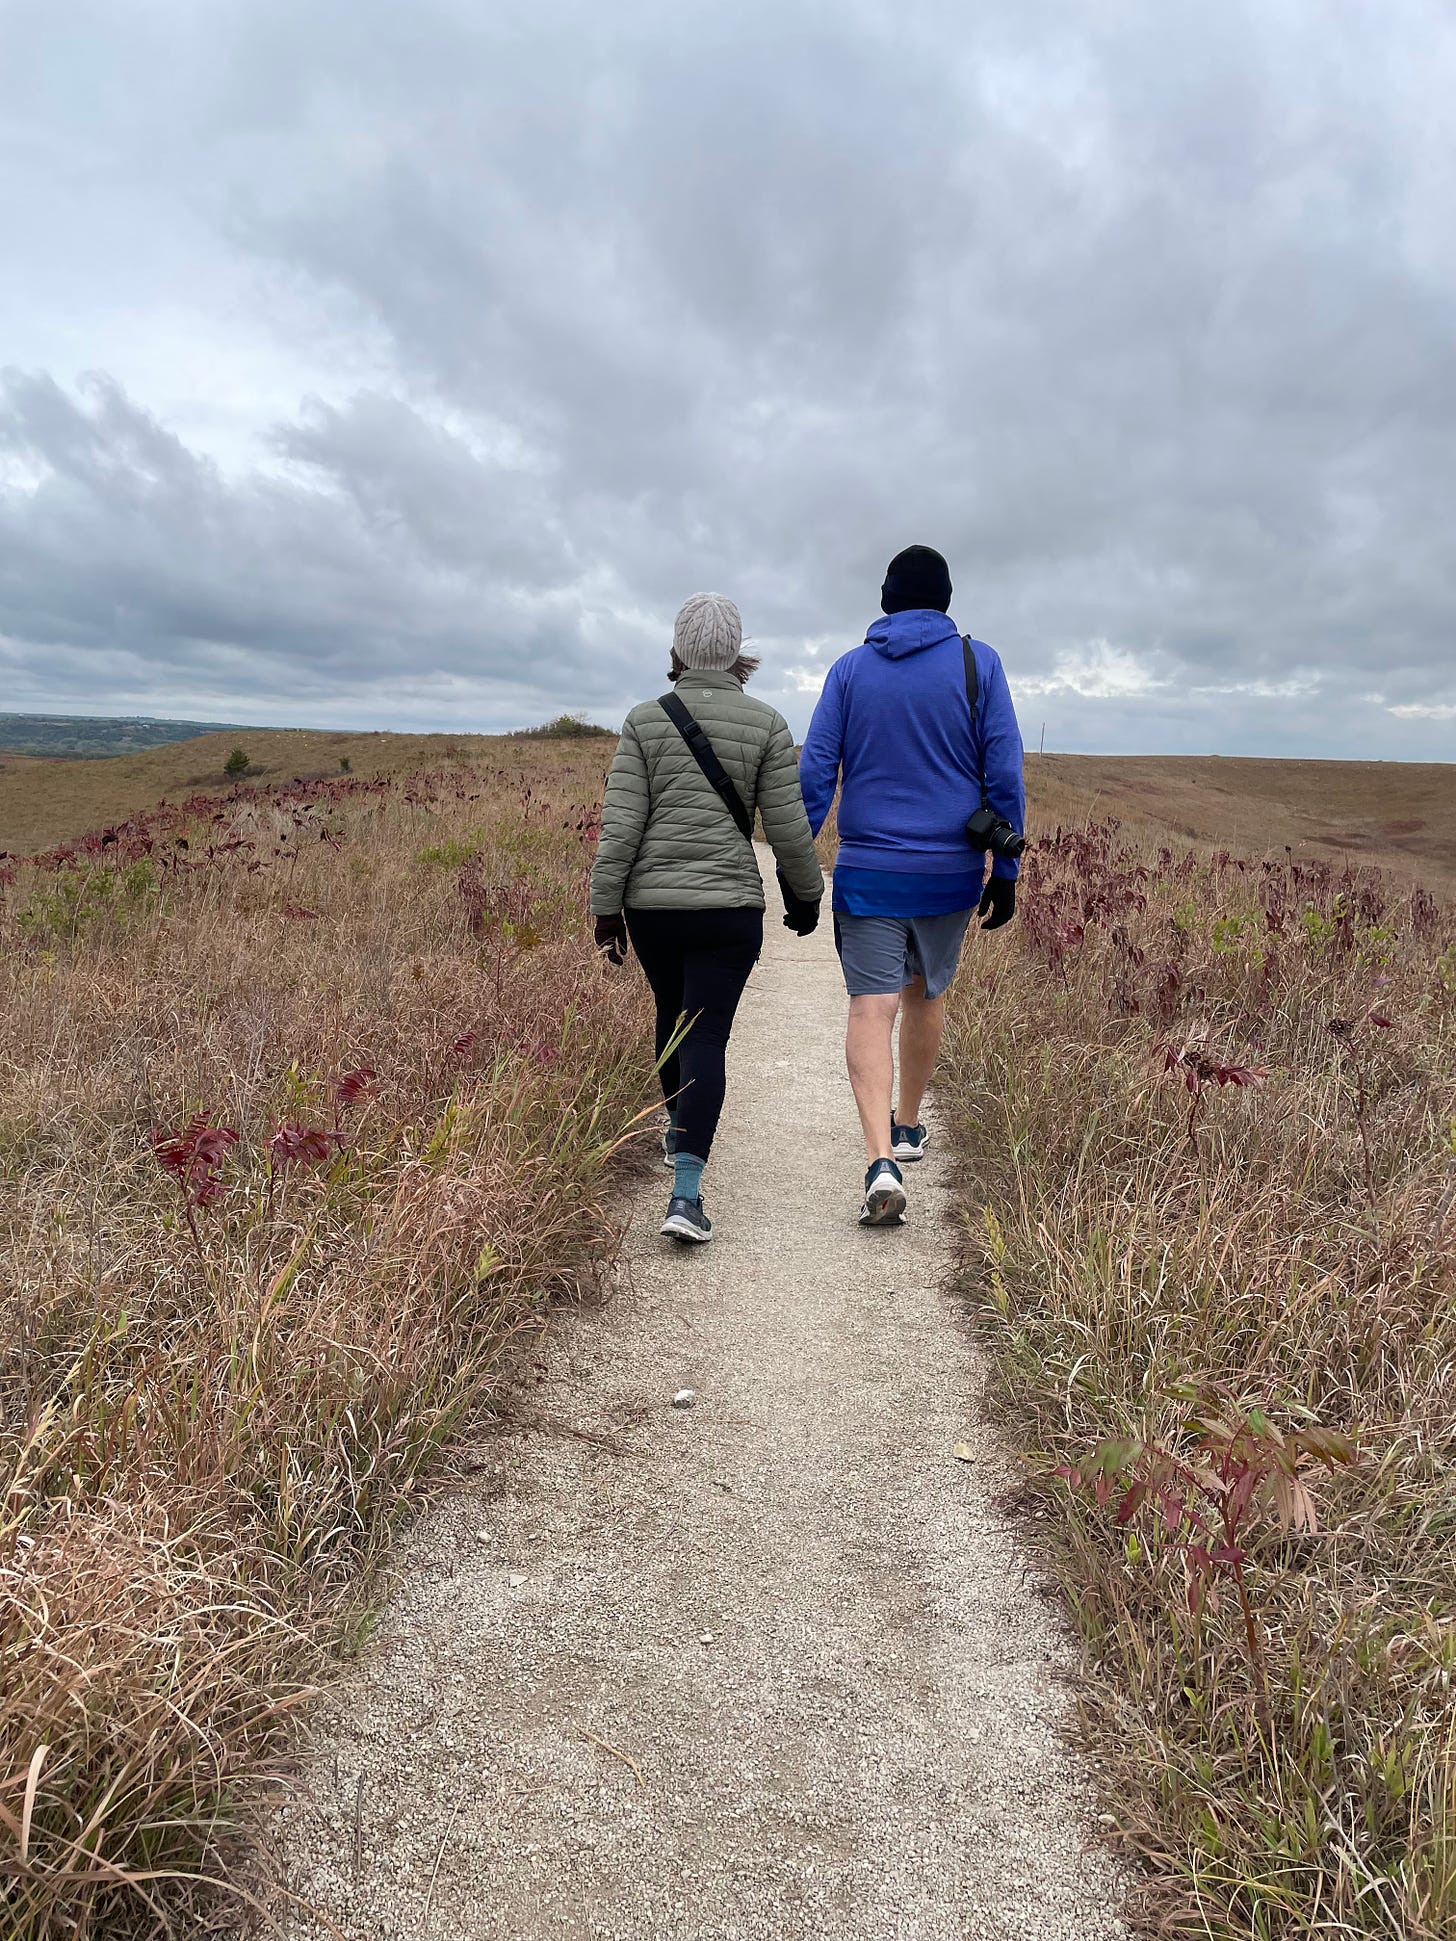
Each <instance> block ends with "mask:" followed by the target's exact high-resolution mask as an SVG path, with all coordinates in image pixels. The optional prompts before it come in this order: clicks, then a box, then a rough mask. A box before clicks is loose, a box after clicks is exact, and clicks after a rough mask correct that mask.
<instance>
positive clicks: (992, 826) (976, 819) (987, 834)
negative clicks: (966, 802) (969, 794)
mask: <svg viewBox="0 0 1456 1941" xmlns="http://www.w3.org/2000/svg"><path fill="white" fill-rule="evenodd" d="M966 841H967V842H968V843H969V844H970V845H971V847H972V849H979V850H980V852H981V854H982V855H984V854H985V853H986V851H987V850H988V849H989V850H990V852H991V854H992V855H993V856H1006V857H1012V858H1014V857H1016V856H1019V855H1021V854H1022V852H1023V851H1024V850H1025V848H1026V837H1025V836H1023V835H1022V834H1021V832H1020V830H1019V829H1013V828H1012V826H1011V824H1010V823H1009V822H1008V821H1007V820H1006V818H1005V816H999V815H997V813H996V811H995V810H994V809H988V808H984V807H983V808H979V809H977V811H976V813H975V814H974V815H973V816H972V817H971V818H970V820H969V821H968V822H967V823H966Z"/></svg>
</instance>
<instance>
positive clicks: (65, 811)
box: [0, 728, 615, 856]
mask: <svg viewBox="0 0 1456 1941" xmlns="http://www.w3.org/2000/svg"><path fill="white" fill-rule="evenodd" d="M614 746H615V742H614V741H613V739H612V738H611V737H606V738H604V739H602V740H597V739H595V738H593V739H591V740H587V741H575V740H570V741H560V742H558V741H544V740H532V739H518V738H516V737H514V736H511V735H392V734H370V733H366V732H363V731H360V732H358V733H355V732H351V731H349V730H343V729H340V730H324V729H314V728H228V729H226V730H225V731H224V732H223V733H221V734H211V735H200V736H198V737H197V738H196V739H189V740H187V741H176V742H168V743H165V744H164V745H162V746H160V747H157V748H150V749H145V750H143V751H142V752H141V753H139V754H122V755H114V756H110V757H107V758H106V759H104V760H84V759H83V760H77V759H75V758H73V757H70V756H67V757H65V758H64V759H60V760H57V759H55V758H51V759H48V760H47V759H37V758H36V757H35V756H33V755H22V754H0V853H4V852H6V851H8V852H9V853H10V854H12V855H16V856H26V855H33V854H34V853H35V852H36V851H38V850H42V849H48V848H50V847H51V846H52V845H53V844H55V843H59V842H66V841H68V840H69V839H70V838H72V837H74V836H80V835H84V834H85V833H86V831H87V830H88V829H99V828H101V827H103V826H104V825H105V824H106V823H108V822H117V821H120V820H122V819H124V818H125V817H127V816H129V815H134V814H135V813H136V812H137V811H138V810H139V809H148V808H151V807H152V806H153V804H155V803H157V802H159V801H161V800H162V798H163V797H164V796H170V797H176V796H180V795H190V794H195V793H196V792H197V791H198V790H216V789H223V788H228V787H230V786H231V785H232V779H233V778H232V777H230V776H229V775H228V774H227V772H226V763H227V759H228V756H229V755H230V754H231V753H232V751H233V749H234V748H241V749H242V750H243V752H244V753H245V754H246V755H247V757H248V764H249V765H248V771H247V776H246V778H245V786H246V785H247V784H250V783H254V782H261V783H264V784H267V783H272V782H287V781H291V780H292V779H293V778H294V777H295V776H299V775H337V774H338V773H339V772H340V770H341V769H342V768H344V767H345V766H346V765H347V767H348V768H349V769H350V770H351V771H352V773H354V774H355V775H381V774H385V773H388V772H390V771H393V770H396V769H401V768H412V767H432V768H438V767H440V766H441V765H442V764H443V763H446V762H451V761H460V760H464V761H473V762H481V763H485V764H487V765H489V766H490V767H492V768H501V769H506V770H510V771H513V772H518V773H520V774H521V775H522V777H523V779H524V778H528V777H530V776H532V775H536V774H539V773H540V772H541V770H542V766H543V764H545V765H548V766H549V765H551V764H555V763H567V764H569V765H570V766H571V767H572V770H573V772H575V771H576V769H577V768H578V767H581V766H582V764H583V763H584V764H585V767H584V768H583V769H582V773H583V780H582V789H583V792H584V795H583V799H585V796H586V795H587V794H590V795H593V796H595V795H596V794H598V793H599V792H600V789H601V784H602V777H603V776H604V775H605V774H606V769H607V763H608V761H609V760H610V758H611V752H612V749H613V747H614ZM588 771H589V772H588Z"/></svg>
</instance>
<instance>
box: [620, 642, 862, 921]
mask: <svg viewBox="0 0 1456 1941" xmlns="http://www.w3.org/2000/svg"><path fill="white" fill-rule="evenodd" d="M676 691H677V693H678V695H679V696H680V697H681V698H682V700H683V702H684V704H685V705H686V707H687V708H688V711H689V712H690V713H691V714H692V715H693V716H694V718H695V719H696V721H697V722H698V724H699V726H700V727H701V728H702V730H703V732H704V734H706V736H707V737H708V739H709V741H710V742H712V744H713V749H714V752H715V754H716V755H717V757H718V759H719V761H720V762H722V764H723V766H724V768H725V769H726V770H727V771H728V774H729V776H730V777H731V778H732V781H733V785H734V787H735V788H736V789H737V790H738V793H739V795H740V796H741V797H742V798H743V803H744V806H745V807H746V808H748V809H750V810H752V809H755V808H756V809H757V810H758V812H759V814H760V815H761V816H762V817H763V832H764V834H765V836H767V838H768V840H769V842H770V844H771V845H772V847H773V852H774V855H775V856H776V857H777V858H778V862H779V865H780V867H781V868H782V870H783V872H784V875H785V876H786V877H787V878H788V882H789V887H790V888H791V889H792V890H793V892H794V894H795V895H796V896H799V897H802V898H803V899H804V900H805V902H808V903H814V902H817V901H818V899H819V898H820V897H821V896H822V895H823V894H824V878H823V877H822V876H821V875H820V873H819V861H818V858H817V856H816V855H815V853H814V840H813V838H812V836H810V834H809V819H808V817H807V816H806V815H805V813H804V798H803V796H802V795H801V794H800V792H799V771H798V766H797V764H796V762H795V760H794V744H793V738H792V737H791V735H790V734H789V728H788V723H787V722H786V721H785V720H784V718H783V716H782V715H781V714H777V713H776V712H775V711H774V709H772V708H771V707H769V706H767V704H766V703H764V702H763V701H758V700H755V699H754V697H753V696H752V695H751V694H745V693H744V692H743V689H742V688H741V687H740V686H739V684H738V682H737V681H736V680H735V679H734V678H733V676H732V675H731V674H727V673H718V672H716V671H713V672H706V671H703V670H700V669H690V670H689V671H688V672H687V673H686V674H684V675H683V677H682V679H681V680H680V681H679V682H678V683H677V690H676ZM624 905H626V906H627V907H629V908H632V909H637V910H750V909H751V910H761V909H762V908H763V882H762V879H761V878H760V876H759V873H758V859H757V856H756V855H755V853H754V850H753V848H752V846H751V844H749V843H747V842H745V841H744V839H743V836H742V834H741V833H740V831H739V828H738V825H737V823H735V822H734V820H733V818H732V816H731V815H730V814H729V813H728V810H727V808H726V807H725V806H724V803H723V801H722V798H721V797H720V796H719V795H718V794H717V792H716V791H715V790H714V788H713V786H712V784H711V783H710V782H709V780H708V778H707V776H706V775H704V773H703V771H702V770H701V769H700V768H699V767H698V765H697V763H696V762H695V761H694V760H693V757H692V753H691V751H690V750H689V748H688V745H687V743H686V742H685V741H684V740H683V738H682V736H681V735H680V734H679V733H678V731H677V729H676V728H674V726H673V725H672V723H671V722H670V721H669V720H668V718H667V716H666V715H665V714H664V713H663V711H662V709H661V708H660V707H659V706H658V704H657V702H656V701H644V702H642V704H641V705H640V706H639V707H635V708H633V710H632V712H631V713H630V714H629V715H628V716H627V721H626V725H625V726H624V728H623V729H622V739H621V741H620V742H619V743H618V745H617V753H616V756H615V758H614V759H613V762H612V768H611V773H610V774H609V775H608V776H607V796H606V803H605V805H604V807H603V810H602V839H601V843H600V845H599V847H598V849H597V860H596V864H595V867H594V868H593V870H592V880H591V907H592V914H593V916H599V917H610V916H615V915H616V914H617V912H618V911H619V910H620V909H621V908H622V907H623V906H624Z"/></svg>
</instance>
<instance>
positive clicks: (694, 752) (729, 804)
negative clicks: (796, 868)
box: [657, 694, 753, 842]
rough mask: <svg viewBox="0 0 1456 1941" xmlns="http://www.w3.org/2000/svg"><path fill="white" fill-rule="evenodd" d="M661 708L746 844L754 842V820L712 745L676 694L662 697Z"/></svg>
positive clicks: (659, 700) (659, 703) (659, 699)
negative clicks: (710, 784)
mask: <svg viewBox="0 0 1456 1941" xmlns="http://www.w3.org/2000/svg"><path fill="white" fill-rule="evenodd" d="M657 705H658V706H659V707H660V708H661V709H662V712H663V713H664V714H665V715H666V716H667V718H668V720H669V721H670V722H671V723H672V725H673V727H674V728H676V729H677V731H678V733H679V734H680V735H681V736H682V738H683V740H684V741H685V742H686V743H687V745H688V753H689V754H690V755H691V756H692V758H693V760H694V761H695V762H696V763H697V765H698V767H699V768H700V769H702V771H703V773H704V775H706V776H707V778H708V780H709V781H710V782H711V783H712V785H713V787H714V788H715V789H716V790H717V791H718V793H719V795H721V796H722V798H723V804H724V807H725V808H726V809H727V811H728V813H729V815H731V816H732V818H733V820H734V821H735V822H736V823H737V824H738V833H739V834H740V835H741V836H742V837H743V839H744V841H745V842H752V841H753V817H752V816H751V815H750V814H749V813H748V811H747V809H745V808H744V806H743V797H742V796H741V795H740V794H739V793H738V791H737V789H736V788H734V786H733V781H732V778H731V776H730V775H729V773H728V771H727V769H726V768H724V766H723V764H722V762H720V761H719V760H718V757H717V755H716V754H715V753H714V752H713V744H712V742H711V741H709V739H708V737H707V736H706V735H705V734H704V733H703V731H702V729H701V728H700V727H699V726H698V724H697V722H696V721H695V720H694V719H693V717H692V715H691V714H690V713H689V712H688V710H687V708H686V707H685V706H684V705H683V703H682V701H681V700H680V699H679V697H678V696H677V695H676V694H662V695H659V696H658V702H657Z"/></svg>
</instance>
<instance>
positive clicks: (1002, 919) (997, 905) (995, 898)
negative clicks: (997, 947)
mask: <svg viewBox="0 0 1456 1941" xmlns="http://www.w3.org/2000/svg"><path fill="white" fill-rule="evenodd" d="M976 915H977V916H978V917H979V918H980V919H981V928H982V929H983V930H999V929H1000V928H1001V926H1002V924H1003V923H1010V921H1011V919H1012V918H1013V917H1014V916H1015V915H1016V885H1015V883H1014V882H1013V881H1012V879H1011V878H1010V877H1009V876H989V877H987V879H986V887H985V889H984V891H983V892H982V894H981V901H980V906H979V907H978V909H977V911H976Z"/></svg>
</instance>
